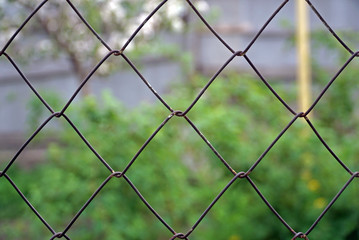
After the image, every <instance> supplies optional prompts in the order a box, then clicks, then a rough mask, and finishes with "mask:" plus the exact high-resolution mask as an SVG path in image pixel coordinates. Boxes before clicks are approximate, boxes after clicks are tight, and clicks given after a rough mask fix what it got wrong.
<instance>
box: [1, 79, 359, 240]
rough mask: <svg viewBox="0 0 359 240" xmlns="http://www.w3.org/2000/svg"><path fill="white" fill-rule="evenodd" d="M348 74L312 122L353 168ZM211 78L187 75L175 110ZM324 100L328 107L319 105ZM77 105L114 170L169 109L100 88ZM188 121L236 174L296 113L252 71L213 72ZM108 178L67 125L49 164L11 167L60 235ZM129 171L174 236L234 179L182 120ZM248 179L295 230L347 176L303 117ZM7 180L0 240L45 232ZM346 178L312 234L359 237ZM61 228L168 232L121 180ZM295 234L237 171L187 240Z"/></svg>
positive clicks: (86, 233) (145, 235)
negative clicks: (128, 102) (128, 101)
mask: <svg viewBox="0 0 359 240" xmlns="http://www.w3.org/2000/svg"><path fill="white" fill-rule="evenodd" d="M352 77H353V76H351V75H343V77H342V78H341V79H338V80H339V81H338V83H336V85H335V87H336V88H337V89H338V91H339V92H335V91H329V92H328V95H326V96H325V98H324V99H323V104H322V105H318V108H315V113H314V116H313V118H312V117H311V119H313V124H314V125H315V127H317V128H318V131H319V133H321V134H323V137H324V138H325V139H326V140H327V141H328V144H329V145H330V146H332V147H334V150H335V152H336V153H338V155H339V157H340V158H342V159H343V161H344V162H345V163H346V164H347V165H348V166H349V168H350V169H352V170H357V169H358V168H359V162H358V161H357V159H356V156H357V155H358V151H359V150H358V149H359V147H356V145H357V141H355V134H350V133H348V131H341V126H346V123H347V122H348V121H350V122H351V123H352V124H351V125H350V126H355V125H356V124H357V123H358V122H357V120H356V118H353V114H354V113H353V111H354V110H353V109H352V108H350V107H345V108H343V109H342V106H341V104H342V103H345V106H346V105H350V104H353V101H354V99H353V98H351V97H350V96H349V95H350V94H349V95H348V96H347V94H346V93H347V92H348V91H351V90H350V89H351V85H350V84H347V83H346V81H353V80H352ZM207 81H208V79H207V78H204V77H201V76H194V77H193V78H192V79H191V81H190V82H189V83H188V84H187V85H186V86H185V87H181V86H177V87H176V91H175V92H174V93H173V94H172V95H171V96H167V97H165V99H166V101H167V102H169V103H170V104H171V106H173V108H175V109H181V110H183V109H185V108H186V107H187V106H188V104H189V103H190V102H191V101H192V100H193V99H194V98H195V96H196V94H197V93H198V91H199V89H201V88H202V87H203V86H204V85H205V84H206V82H207ZM343 82H344V83H343ZM273 86H274V88H275V89H276V91H278V92H279V94H280V95H281V96H283V98H284V99H285V100H286V101H288V102H289V103H292V102H293V101H294V97H293V96H294V95H295V92H293V91H292V90H288V89H285V88H283V87H282V86H281V85H279V84H274V85H273ZM339 93H342V94H339ZM342 101H343V102H342ZM328 102H330V106H331V110H330V111H329V110H327V109H326V107H327V106H328V105H326V103H328ZM74 104H76V106H74V108H72V109H69V110H71V111H69V112H68V113H67V114H68V116H69V117H70V118H71V119H72V120H73V121H74V122H75V124H76V126H79V128H80V130H81V132H82V133H83V134H84V136H85V137H86V138H87V139H88V140H89V142H90V143H91V144H92V145H93V146H94V147H95V149H96V150H97V151H98V152H99V154H100V155H101V156H102V157H103V158H104V159H105V160H106V161H107V162H108V163H109V164H110V165H111V166H112V167H113V168H114V170H115V171H122V170H123V169H124V168H125V166H126V165H127V164H128V163H129V162H130V161H131V159H132V157H133V156H134V155H135V154H136V152H137V151H138V150H139V149H140V147H141V146H142V144H143V143H144V142H145V141H146V139H147V138H148V137H149V136H150V135H151V134H152V133H153V132H154V131H155V129H156V128H157V127H158V126H159V125H160V123H161V122H162V121H163V120H164V119H165V118H166V117H167V116H168V115H169V114H170V113H169V112H168V111H167V110H166V109H165V108H164V106H163V105H161V104H154V105H144V106H141V107H139V108H136V109H126V108H125V107H124V106H123V105H122V104H121V103H119V102H117V101H116V100H115V99H113V98H112V97H111V96H110V95H108V94H107V95H104V97H103V98H102V101H98V100H97V99H95V98H92V97H88V98H86V99H84V100H83V101H81V102H77V103H74ZM339 109H341V110H339ZM333 111H341V112H340V117H339V118H338V117H333V116H332V112H333ZM188 117H189V118H190V119H191V120H192V121H193V122H194V123H195V125H196V126H198V128H199V130H200V131H201V132H202V133H203V134H204V135H205V136H206V137H207V138H208V140H209V141H211V143H212V144H213V146H214V147H215V148H216V149H217V150H218V152H219V153H220V154H221V155H222V156H223V157H224V159H225V160H226V161H227V162H228V163H229V164H230V165H231V166H232V167H233V168H234V169H235V170H236V171H237V172H239V171H247V170H248V168H249V167H250V166H252V165H253V163H254V162H255V161H256V159H257V158H258V157H259V156H260V155H261V154H262V153H263V152H264V150H265V149H266V148H267V147H268V146H269V144H270V143H271V142H272V141H273V140H274V139H275V137H276V136H277V135H278V134H279V133H280V131H281V130H282V129H283V128H284V127H285V126H286V125H287V124H288V123H289V122H290V120H291V119H292V118H293V115H291V114H290V113H289V112H288V111H287V110H286V109H285V107H284V106H282V105H281V104H280V103H279V102H278V100H277V99H276V98H275V97H274V96H273V95H272V94H271V93H270V91H269V90H268V89H267V88H266V87H265V86H264V85H263V83H261V82H260V81H259V80H258V79H255V78H252V77H249V76H238V75H228V76H225V77H222V78H218V79H216V80H215V82H214V83H213V84H212V85H211V87H210V88H209V89H208V91H207V92H206V93H205V94H204V96H203V98H201V99H200V100H199V102H198V103H197V104H196V105H195V107H194V108H193V109H192V110H191V111H190V112H189V113H188ZM340 123H341V125H340ZM333 124H334V125H333ZM338 124H339V125H338ZM338 126H339V127H338ZM347 127H349V126H347ZM11 170H12V169H11ZM109 174H110V172H109V171H108V169H106V168H105V167H104V166H103V165H102V163H101V162H100V161H99V160H98V159H97V158H96V156H95V155H94V154H93V153H92V152H91V151H90V150H89V149H88V148H87V147H86V145H85V144H84V143H83V142H82V140H81V139H80V137H79V136H78V135H77V134H76V133H74V131H73V129H72V128H71V127H70V126H69V125H68V124H67V123H66V122H65V121H63V131H62V133H61V136H60V139H59V142H58V143H56V144H51V146H50V148H49V151H48V162H47V163H46V164H43V165H39V166H36V167H35V168H34V169H32V170H30V171H28V172H26V171H24V170H20V169H14V170H12V171H10V172H9V175H10V177H12V178H13V179H14V181H15V182H16V183H17V184H18V185H19V187H20V189H21V190H22V191H23V192H24V194H25V195H26V196H27V197H28V198H29V200H30V201H31V203H33V205H34V206H35V207H36V209H38V210H39V212H40V213H41V214H42V215H43V216H44V217H45V219H47V220H48V222H49V224H50V225H51V226H52V227H53V228H54V229H56V231H62V229H64V227H65V226H66V224H67V223H68V222H69V221H70V219H71V218H72V217H73V216H74V215H75V213H76V212H77V211H78V209H80V207H81V206H82V205H83V204H84V203H85V201H86V200H87V199H88V198H89V197H90V196H91V194H92V193H93V192H94V191H95V190H96V189H97V188H98V187H99V186H100V184H101V183H102V182H103V181H104V180H105V179H106V177H107V176H108V175H109ZM126 176H127V177H128V178H129V179H130V180H131V181H132V182H133V184H134V185H135V186H136V187H137V188H138V190H139V191H140V192H141V193H142V194H143V196H144V197H145V198H146V200H147V201H148V202H149V203H150V204H151V205H152V206H153V207H154V208H155V209H156V211H157V212H158V213H159V214H160V215H161V216H162V217H163V218H164V219H165V221H166V222H168V223H169V224H170V225H171V226H172V227H173V228H174V229H175V230H176V231H178V232H187V231H188V230H189V229H190V227H191V226H192V225H193V224H194V223H195V222H196V220H197V219H198V218H199V216H200V215H201V213H202V212H203V211H204V210H205V209H206V208H207V207H208V205H209V204H210V203H211V201H212V200H213V199H214V198H215V197H216V195H217V194H218V193H219V192H220V191H221V190H222V189H223V188H224V186H225V185H226V184H227V183H228V182H229V181H230V179H231V178H232V177H233V175H232V174H231V173H230V171H228V169H227V168H226V167H225V166H224V165H223V164H222V163H221V162H220V161H219V159H218V158H217V157H216V156H215V154H214V153H213V152H212V151H211V150H210V149H209V148H208V146H207V145H206V143H205V142H204V141H203V140H202V139H201V138H200V137H199V136H198V135H197V134H196V132H195V131H194V130H193V129H192V128H191V126H190V125H188V123H187V122H186V120H185V119H184V118H180V117H174V118H172V119H171V120H170V121H169V122H168V123H167V124H166V125H165V126H164V127H163V129H162V130H161V131H160V132H159V133H158V134H157V135H156V137H155V138H154V139H153V140H152V141H151V142H150V144H149V145H148V146H147V147H146V149H145V150H144V151H143V152H142V153H141V154H140V156H139V157H138V159H137V160H136V161H135V162H134V164H133V165H132V166H131V168H130V169H129V170H128V172H127V173H126ZM250 176H251V178H252V179H253V181H254V183H255V184H256V185H257V186H258V188H259V189H260V191H261V192H262V193H263V194H264V196H265V197H266V198H268V200H269V202H270V203H271V204H272V205H273V207H274V208H275V209H276V210H277V211H278V212H279V213H280V214H281V215H282V216H283V218H284V219H285V220H286V221H287V222H288V223H289V224H290V225H291V226H292V227H293V228H294V229H295V230H296V231H303V232H305V231H306V229H308V228H309V227H310V226H311V224H312V223H313V222H314V221H315V219H316V218H317V217H318V216H319V214H320V213H321V212H322V211H323V209H324V208H325V206H326V205H327V204H328V203H329V202H330V200H331V199H332V198H333V197H334V196H335V194H336V193H337V192H338V191H339V189H340V188H341V187H342V186H343V185H344V184H345V182H346V181H347V180H348V179H349V174H347V173H346V172H345V171H344V170H343V169H342V168H341V166H340V165H339V164H338V163H337V162H336V160H335V159H334V158H333V157H332V156H331V155H330V154H329V153H328V151H327V150H326V149H325V147H324V146H323V145H322V144H321V143H320V141H319V140H318V139H317V138H316V136H315V135H314V133H313V132H312V131H311V130H310V128H309V127H308V125H307V124H306V122H305V121H303V120H302V119H299V120H298V121H296V122H295V124H294V125H293V126H292V127H291V128H290V129H289V130H288V131H287V132H286V133H285V134H284V135H283V137H282V138H281V139H280V140H279V141H278V142H277V143H276V145H275V146H274V147H273V149H272V150H271V151H270V152H269V153H268V155H267V156H265V157H264V159H263V161H262V162H261V163H260V164H259V165H258V166H257V168H255V169H254V171H253V172H252V174H251V175H250ZM4 181H6V180H5V179H4V178H2V179H0V183H1V184H0V193H1V195H2V196H6V197H1V198H0V206H6V208H4V207H2V211H1V212H0V219H1V220H0V221H1V225H0V226H1V227H0V230H1V231H0V238H5V239H21V238H26V239H46V238H47V237H48V238H49V237H50V236H51V234H50V233H49V231H48V230H47V229H46V228H45V227H44V226H43V225H42V223H41V222H40V221H39V220H38V219H37V218H36V216H34V214H33V213H32V212H31V211H30V210H29V209H28V208H27V207H26V206H25V205H24V203H23V202H21V200H19V197H18V196H17V195H16V193H15V192H14V190H12V188H11V187H10V186H9V184H7V183H5V182H4ZM354 181H355V182H353V183H352V184H351V185H350V186H349V188H348V189H347V190H346V191H345V192H344V194H343V195H342V196H341V197H340V199H339V200H338V201H337V202H336V203H335V205H334V206H333V207H332V208H331V209H330V211H329V212H328V213H327V214H326V215H325V217H324V218H323V219H322V221H320V223H319V225H318V226H317V227H316V228H315V229H314V230H313V232H311V234H310V238H311V239H330V238H331V237H332V236H336V239H343V240H344V239H348V240H349V239H355V238H357V237H358V234H359V233H358V229H359V226H358V222H359V214H358V211H356V209H359V202H358V201H357V196H358V192H359V188H358V182H357V180H356V179H355V180H354ZM20 209H21V211H20ZM68 235H69V236H70V237H71V239H80V240H81V239H126V240H128V239H169V238H170V237H171V233H170V232H169V231H168V230H167V229H166V228H165V227H164V226H163V225H162V224H161V223H160V222H159V221H158V220H157V219H156V217H155V216H154V215H153V214H152V213H151V212H150V211H149V210H148V209H147V208H146V207H145V205H144V204H143V203H142V202H141V201H140V199H139V198H138V196H137V195H136V193H135V192H134V191H133V190H132V189H131V188H130V187H129V184H128V183H127V182H126V181H125V180H124V179H123V178H121V179H117V178H113V179H111V180H110V182H109V183H108V184H107V185H106V186H105V187H104V189H103V190H102V191H101V192H100V193H99V195H98V196H97V197H96V198H95V199H94V201H93V202H92V203H91V204H90V205H89V207H88V208H87V209H86V210H85V212H84V213H83V214H82V215H81V216H80V218H79V219H78V220H77V221H76V223H75V224H74V226H73V227H72V228H71V230H70V231H69V232H68ZM291 237H292V234H291V233H290V231H288V230H287V229H286V228H285V227H284V226H283V225H282V224H281V223H280V221H279V220H278V219H277V218H276V217H275V216H274V215H273V214H272V213H271V212H270V210H269V209H268V208H267V207H266V205H265V204H264V203H263V202H262V201H261V199H260V197H259V196H258V195H257V193H256V192H255V191H254V190H253V188H252V187H251V186H250V184H249V183H248V182H247V181H246V180H244V179H238V180H237V181H236V182H235V183H234V184H233V185H232V186H231V187H230V188H229V189H228V191H227V192H226V193H225V194H224V195H223V197H222V198H221V199H220V200H219V201H218V202H217V204H216V205H215V206H214V207H213V209H212V210H211V211H210V212H209V214H208V215H207V216H206V217H205V218H204V220H203V221H202V222H201V224H199V225H198V228H197V229H196V230H195V231H194V232H193V234H192V235H191V239H228V240H238V239H261V240H263V239H268V240H272V239H290V238H291Z"/></svg>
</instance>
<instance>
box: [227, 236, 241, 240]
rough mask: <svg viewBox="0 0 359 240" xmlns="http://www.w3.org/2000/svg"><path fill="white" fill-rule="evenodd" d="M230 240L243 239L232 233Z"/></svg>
mask: <svg viewBox="0 0 359 240" xmlns="http://www.w3.org/2000/svg"><path fill="white" fill-rule="evenodd" d="M228 240H241V238H240V237H239V236H238V235H232V236H230V237H229V239H228Z"/></svg>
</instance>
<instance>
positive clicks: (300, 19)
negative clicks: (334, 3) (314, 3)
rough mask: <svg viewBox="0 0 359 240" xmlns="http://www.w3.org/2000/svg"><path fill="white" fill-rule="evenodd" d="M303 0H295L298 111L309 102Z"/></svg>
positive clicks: (308, 34) (304, 6)
mask: <svg viewBox="0 0 359 240" xmlns="http://www.w3.org/2000/svg"><path fill="white" fill-rule="evenodd" d="M307 7H308V6H307V3H306V1H305V0H297V1H296V12H297V14H296V15H297V54H298V64H297V81H298V85H299V86H298V87H299V111H303V112H305V111H306V110H307V109H308V108H309V106H310V102H311V66H310V56H309V52H310V32H309V28H310V27H309V16H308V8H307Z"/></svg>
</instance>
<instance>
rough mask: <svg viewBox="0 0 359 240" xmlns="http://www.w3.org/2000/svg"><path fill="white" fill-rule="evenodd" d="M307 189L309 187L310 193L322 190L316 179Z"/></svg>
mask: <svg viewBox="0 0 359 240" xmlns="http://www.w3.org/2000/svg"><path fill="white" fill-rule="evenodd" d="M307 187H308V189H309V190H310V191H312V192H314V191H317V190H318V189H319V188H320V183H319V182H318V180H316V179H311V180H310V181H309V182H308V184H307Z"/></svg>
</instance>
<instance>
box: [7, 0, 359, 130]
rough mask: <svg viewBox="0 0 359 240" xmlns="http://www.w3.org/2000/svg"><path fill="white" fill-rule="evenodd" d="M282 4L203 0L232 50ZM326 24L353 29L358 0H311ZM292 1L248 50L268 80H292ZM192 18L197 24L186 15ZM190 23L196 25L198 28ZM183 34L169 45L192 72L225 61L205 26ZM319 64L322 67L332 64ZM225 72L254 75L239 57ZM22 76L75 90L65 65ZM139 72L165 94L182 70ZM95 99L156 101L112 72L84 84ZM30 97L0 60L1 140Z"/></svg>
mask: <svg viewBox="0 0 359 240" xmlns="http://www.w3.org/2000/svg"><path fill="white" fill-rule="evenodd" d="M281 2H282V1H280V0H225V1H218V0H208V3H209V5H210V7H211V8H213V9H217V10H215V11H217V12H218V16H217V17H215V18H214V19H210V22H211V24H212V25H213V26H214V28H215V29H216V31H218V33H219V34H220V35H221V36H223V38H224V39H225V40H226V41H228V43H229V44H230V45H231V46H232V47H233V48H234V49H235V50H243V49H244V48H245V47H246V46H247V45H248V43H249V42H250V41H251V40H252V39H253V37H254V36H255V34H256V33H257V32H258V30H259V29H260V28H261V27H262V25H263V24H264V23H265V21H266V20H267V19H268V17H269V16H270V15H271V14H272V13H273V12H274V10H275V9H276V8H277V6H279V4H280V3H281ZM312 2H313V4H314V5H315V6H316V7H317V9H318V10H319V11H320V13H321V14H322V15H323V17H324V18H325V19H326V20H327V21H328V23H329V24H330V25H331V26H332V27H333V28H334V29H335V30H338V31H341V30H356V31H357V30H358V28H359V26H358V24H357V23H358V21H357V13H358V12H359V1H356V0H340V1H338V0H313V1H312ZM294 3H295V1H289V3H288V4H287V5H286V6H285V7H284V9H283V10H282V11H281V12H280V13H279V15H278V16H277V17H276V18H275V19H274V20H273V22H272V23H271V24H270V25H269V26H268V28H267V29H266V30H265V31H264V32H263V34H262V35H261V36H260V38H259V39H258V40H257V41H256V42H255V44H254V45H253V47H252V48H251V49H250V50H249V52H248V56H249V57H250V58H251V60H252V61H253V62H254V63H255V65H256V66H257V67H258V69H259V70H260V71H261V72H262V73H263V74H264V75H265V77H271V78H284V79H293V78H294V77H295V67H296V51H295V48H294V46H293V45H292V44H291V41H290V38H291V37H292V36H293V33H294V30H295V29H294V27H295V6H294ZM191 16H192V17H191V19H194V22H195V21H196V19H198V18H197V17H196V16H195V15H194V13H193V12H192V13H191ZM194 22H193V23H191V24H194V25H195V26H201V23H194ZM311 26H312V29H325V27H324V26H323V24H322V23H321V22H320V21H319V20H318V18H317V17H316V16H315V15H314V14H313V13H311ZM195 29H196V30H195V31H194V32H191V33H189V34H187V35H181V36H175V37H173V36H172V40H171V38H169V39H170V40H169V41H172V42H173V43H175V44H178V45H179V48H180V49H182V48H184V49H185V50H186V51H191V52H192V53H193V55H194V63H195V68H197V69H199V70H202V71H203V72H205V73H208V74H212V73H214V72H216V71H217V69H218V68H219V67H220V66H221V65H222V64H223V63H224V62H225V61H226V60H227V59H228V58H229V57H230V55H231V53H230V52H229V51H228V49H226V48H225V47H224V46H223V45H222V44H221V43H220V42H219V41H218V40H217V39H216V38H215V37H214V36H213V35H212V34H211V33H210V32H209V31H208V29H206V28H205V27H203V25H202V27H195ZM326 59H328V58H324V60H323V59H322V60H321V61H322V63H323V64H324V65H325V64H327V65H328V64H329V65H330V64H332V61H329V60H326ZM229 68H232V69H235V70H237V71H239V72H253V71H252V70H251V68H250V67H249V66H248V64H247V63H246V62H245V61H244V59H243V58H238V59H236V60H235V61H233V63H231V64H230V66H229ZM23 69H24V73H25V74H26V76H28V78H29V79H30V80H31V82H32V83H33V84H34V85H35V86H36V87H37V88H38V89H40V90H41V91H45V92H46V91H53V92H54V91H56V92H57V93H59V94H60V95H61V96H63V98H64V99H68V98H69V97H70V96H71V94H72V93H73V92H74V90H75V89H76V87H77V86H78V82H77V80H76V78H75V76H74V75H73V74H72V72H71V69H70V66H69V63H68V62H66V61H64V60H56V61H53V62H41V63H38V64H36V65H33V66H31V65H30V66H25V67H24V68H23ZM141 72H142V73H143V74H144V76H145V77H146V78H147V79H148V80H149V81H150V82H151V84H152V85H153V86H154V87H155V89H157V90H158V92H159V93H165V92H166V91H168V89H169V88H170V85H171V83H173V81H175V80H176V79H177V80H178V79H180V77H178V76H180V75H181V67H180V66H179V64H177V63H176V62H171V61H168V60H167V59H156V61H146V64H144V66H143V68H142V69H141ZM89 84H90V87H91V88H92V91H93V93H94V94H95V95H97V96H99V95H100V94H101V92H102V91H103V90H104V89H109V90H110V91H111V92H112V93H113V95H115V96H116V97H117V98H118V99H120V100H121V101H123V102H125V104H126V105H128V106H135V105H137V104H138V103H139V102H141V101H150V102H151V101H156V99H155V97H154V96H153V94H152V93H151V92H150V91H149V90H148V89H147V88H146V87H145V86H144V84H143V83H142V82H141V80H140V79H139V78H138V76H137V75H136V74H135V73H134V72H133V71H131V70H122V71H120V72H116V73H114V74H112V75H111V76H109V77H107V78H99V77H94V78H92V79H91V80H90V82H89ZM32 96H33V93H32V92H31V90H30V89H29V88H28V87H27V86H26V84H25V83H24V82H23V80H22V79H21V78H20V77H19V75H18V74H17V73H16V71H14V69H13V67H12V66H11V65H10V64H9V63H8V62H6V61H4V57H1V58H0V135H1V134H9V133H16V132H17V133H24V132H25V130H26V129H27V126H28V123H27V122H26V121H27V115H28V101H29V99H30V98H31V97H32Z"/></svg>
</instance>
